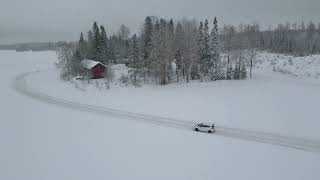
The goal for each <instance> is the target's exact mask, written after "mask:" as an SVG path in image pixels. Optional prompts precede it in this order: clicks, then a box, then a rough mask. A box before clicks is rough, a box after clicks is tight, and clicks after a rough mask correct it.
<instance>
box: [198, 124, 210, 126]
mask: <svg viewBox="0 0 320 180" xmlns="http://www.w3.org/2000/svg"><path fill="white" fill-rule="evenodd" d="M200 127H210V126H209V125H204V124H200Z"/></svg>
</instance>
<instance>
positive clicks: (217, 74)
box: [211, 17, 223, 79]
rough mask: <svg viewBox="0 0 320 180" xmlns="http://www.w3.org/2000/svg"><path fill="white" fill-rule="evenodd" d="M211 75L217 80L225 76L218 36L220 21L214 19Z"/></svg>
mask: <svg viewBox="0 0 320 180" xmlns="http://www.w3.org/2000/svg"><path fill="white" fill-rule="evenodd" d="M211 63H212V68H211V73H213V76H214V78H215V79H222V78H223V75H222V74H221V73H222V69H221V65H220V63H221V61H220V45H219V34H218V21H217V18H216V17H215V18H214V21H213V28H212V31H211Z"/></svg>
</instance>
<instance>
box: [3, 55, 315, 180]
mask: <svg viewBox="0 0 320 180" xmlns="http://www.w3.org/2000/svg"><path fill="white" fill-rule="evenodd" d="M55 60H56V56H55V53H54V52H21V53H16V52H13V51H0V63H1V66H0V69H1V70H0V75H1V77H3V79H2V83H1V85H0V86H1V88H0V94H1V101H0V104H1V120H0V142H1V148H0V179H30V180H31V179H32V180H34V179H39V180H40V179H41V180H43V179H50V180H51V179H77V180H78V179H245V180H248V179H266V180H267V179H268V180H269V179H281V180H282V179H290V180H294V179H297V180H298V179H319V178H320V172H319V171H318V167H320V154H319V153H312V152H307V151H300V150H295V149H291V148H286V147H281V146H274V145H269V144H262V143H256V142H250V141H244V140H238V139H233V138H225V137H222V136H214V135H207V134H198V133H194V132H192V131H184V130H179V129H175V128H168V127H164V126H157V125H154V124H148V123H140V122H136V121H129V120H122V119H119V118H116V117H112V116H105V115H99V114H94V113H89V112H81V111H76V110H72V109H68V108H65V107H59V106H54V105H50V104H46V103H43V102H40V101H37V100H35V99H31V98H29V97H27V96H23V95H21V94H20V93H18V92H16V91H14V88H13V85H12V83H13V81H14V79H15V77H17V76H18V75H20V74H22V73H25V72H30V71H37V70H41V72H39V73H34V74H31V75H30V76H27V84H28V86H29V87H31V88H33V89H35V90H37V91H39V92H42V93H46V94H49V95H51V96H54V97H59V98H63V99H68V100H70V101H73V102H80V103H85V104H91V105H97V106H104V107H112V108H114V109H120V110H124V111H130V112H138V113H144V114H151V115H159V116H166V117H171V118H176V119H181V120H186V121H206V122H210V121H211V122H215V123H216V124H217V125H224V126H229V127H235V128H243V129H251V130H256V131H266V132H275V133H279V134H285V135H290V136H299V137H306V138H309V137H310V138H314V139H319V138H320V134H319V132H318V131H317V129H318V128H317V127H318V125H319V122H318V121H317V117H318V113H317V111H316V110H317V106H318V103H319V102H320V101H319V100H320V97H319V96H320V95H319V93H318V92H319V90H320V86H319V82H318V81H317V80H314V79H311V78H309V79H308V81H306V80H301V79H299V80H298V79H294V78H291V77H287V76H284V75H281V74H278V73H273V72H272V68H271V70H270V71H268V70H266V69H267V68H264V69H263V70H261V68H260V69H258V70H257V69H255V74H254V78H253V79H251V80H247V81H218V82H210V83H199V82H193V83H190V84H180V85H175V84H172V85H168V86H164V87H160V86H144V87H142V88H134V87H114V88H111V89H110V90H104V89H96V88H86V89H84V91H83V90H79V89H77V88H74V84H71V83H66V82H63V81H60V80H59V78H58V75H57V71H56V70H54V69H52V68H53V62H54V61H55ZM318 61H319V60H318ZM265 67H269V66H267V65H266V66H265ZM47 69H49V70H47ZM43 70H44V71H43Z"/></svg>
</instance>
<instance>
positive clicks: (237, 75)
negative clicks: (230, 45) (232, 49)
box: [233, 63, 241, 80]
mask: <svg viewBox="0 0 320 180" xmlns="http://www.w3.org/2000/svg"><path fill="white" fill-rule="evenodd" d="M240 76H241V69H240V64H239V63H236V66H235V68H234V74H233V79H237V80H238V79H240Z"/></svg>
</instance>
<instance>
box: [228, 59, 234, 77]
mask: <svg viewBox="0 0 320 180" xmlns="http://www.w3.org/2000/svg"><path fill="white" fill-rule="evenodd" d="M227 69H228V70H227V79H228V80H231V79H232V76H233V68H232V64H231V63H230V64H229V66H228V68H227Z"/></svg>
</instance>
